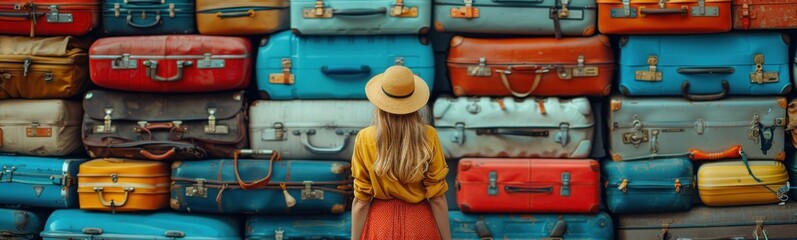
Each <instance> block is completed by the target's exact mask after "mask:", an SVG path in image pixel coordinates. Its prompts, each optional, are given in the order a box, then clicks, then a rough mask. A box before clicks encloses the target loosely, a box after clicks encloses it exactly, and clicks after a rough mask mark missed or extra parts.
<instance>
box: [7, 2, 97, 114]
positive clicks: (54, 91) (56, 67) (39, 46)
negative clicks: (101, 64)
mask: <svg viewBox="0 0 797 240" xmlns="http://www.w3.org/2000/svg"><path fill="white" fill-rule="evenodd" d="M0 5H2V3H0ZM0 24H2V21H0ZM85 49H86V46H84V44H82V43H81V42H80V41H77V40H75V39H74V38H72V37H49V38H28V37H9V36H0V83H2V88H0V99H8V98H31V99H42V98H68V97H71V96H74V95H76V94H78V93H82V92H83V91H84V90H85V89H84V88H85V86H86V85H88V84H87V82H88V71H89V70H88V66H87V65H86V62H87V60H88V54H86V50H85Z"/></svg>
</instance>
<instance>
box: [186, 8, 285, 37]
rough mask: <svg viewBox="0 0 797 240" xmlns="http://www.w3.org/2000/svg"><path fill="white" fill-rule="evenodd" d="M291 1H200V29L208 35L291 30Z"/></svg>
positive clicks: (197, 24) (197, 17)
mask: <svg viewBox="0 0 797 240" xmlns="http://www.w3.org/2000/svg"><path fill="white" fill-rule="evenodd" d="M289 6H290V1H288V0H232V1H218V0H197V1H196V26H197V29H199V33H202V34H208V35H255V34H268V33H273V32H276V31H279V30H283V29H287V28H288V25H289V24H290V22H289V18H290V13H289V12H288V8H289Z"/></svg>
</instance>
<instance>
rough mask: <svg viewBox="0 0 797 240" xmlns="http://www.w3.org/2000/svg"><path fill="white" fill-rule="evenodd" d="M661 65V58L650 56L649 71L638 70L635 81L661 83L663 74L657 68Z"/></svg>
mask: <svg viewBox="0 0 797 240" xmlns="http://www.w3.org/2000/svg"><path fill="white" fill-rule="evenodd" d="M658 64H659V57H657V56H655V55H650V56H648V70H647V71H646V70H637V71H636V72H634V79H635V80H637V81H649V82H659V81H661V77H662V73H661V71H659V70H658V69H657V68H656V65H658Z"/></svg>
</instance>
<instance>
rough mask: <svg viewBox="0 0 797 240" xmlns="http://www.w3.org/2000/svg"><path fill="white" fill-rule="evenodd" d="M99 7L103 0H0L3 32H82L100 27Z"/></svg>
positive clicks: (74, 34)
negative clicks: (0, 0)
mask: <svg viewBox="0 0 797 240" xmlns="http://www.w3.org/2000/svg"><path fill="white" fill-rule="evenodd" d="M99 10H100V0H25V1H11V0H6V1H2V2H0V23H2V24H3V27H2V28H0V34H9V35H26V36H30V37H34V36H47V35H49V36H56V35H63V36H80V35H83V34H86V33H88V32H90V31H91V30H92V29H94V28H95V27H97V24H99V22H100V11H99ZM0 45H5V44H0Z"/></svg>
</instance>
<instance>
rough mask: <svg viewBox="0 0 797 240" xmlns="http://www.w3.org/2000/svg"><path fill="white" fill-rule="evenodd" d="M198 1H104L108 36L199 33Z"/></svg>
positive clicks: (104, 23) (103, 9) (104, 17)
mask: <svg viewBox="0 0 797 240" xmlns="http://www.w3.org/2000/svg"><path fill="white" fill-rule="evenodd" d="M194 5H195V4H194V0H103V3H102V25H103V29H104V32H105V34H106V35H108V36H121V35H160V34H191V33H195V32H196V19H195V17H194V16H195V9H196V7H195V6H194Z"/></svg>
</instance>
